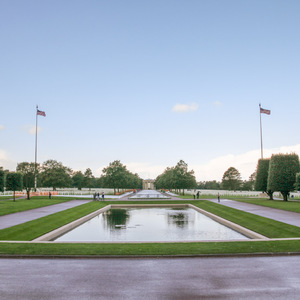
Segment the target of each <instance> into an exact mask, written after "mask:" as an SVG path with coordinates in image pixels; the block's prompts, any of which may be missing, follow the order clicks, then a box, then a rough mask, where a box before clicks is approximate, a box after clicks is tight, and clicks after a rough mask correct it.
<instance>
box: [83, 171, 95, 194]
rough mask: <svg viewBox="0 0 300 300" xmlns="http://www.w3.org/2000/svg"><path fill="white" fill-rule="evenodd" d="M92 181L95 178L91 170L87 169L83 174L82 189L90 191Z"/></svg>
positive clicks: (92, 184)
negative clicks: (85, 188)
mask: <svg viewBox="0 0 300 300" xmlns="http://www.w3.org/2000/svg"><path fill="white" fill-rule="evenodd" d="M94 179H95V177H94V176H93V173H92V170H91V169H90V168H87V169H86V170H85V172H84V181H83V182H84V183H83V185H84V187H87V188H89V189H91V188H92V187H93V186H94Z"/></svg>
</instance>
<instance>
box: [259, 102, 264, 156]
mask: <svg viewBox="0 0 300 300" xmlns="http://www.w3.org/2000/svg"><path fill="white" fill-rule="evenodd" d="M259 118H260V153H261V159H263V140H262V125H261V104H260V103H259Z"/></svg>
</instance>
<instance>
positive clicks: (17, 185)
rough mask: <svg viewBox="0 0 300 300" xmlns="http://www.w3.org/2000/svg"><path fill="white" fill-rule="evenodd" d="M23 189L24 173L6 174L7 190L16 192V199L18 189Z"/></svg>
mask: <svg viewBox="0 0 300 300" xmlns="http://www.w3.org/2000/svg"><path fill="white" fill-rule="evenodd" d="M22 189H23V175H22V173H20V172H9V173H7V175H6V190H8V191H13V192H14V201H16V191H22Z"/></svg>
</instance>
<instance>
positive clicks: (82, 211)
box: [0, 201, 106, 241]
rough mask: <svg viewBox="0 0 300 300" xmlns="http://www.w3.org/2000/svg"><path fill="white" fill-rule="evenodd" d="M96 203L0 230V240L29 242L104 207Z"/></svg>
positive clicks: (89, 203)
mask: <svg viewBox="0 0 300 300" xmlns="http://www.w3.org/2000/svg"><path fill="white" fill-rule="evenodd" d="M105 205H106V204H105V203H101V202H98V201H93V202H88V203H86V204H83V205H80V206H77V207H73V208H70V209H67V210H64V211H61V212H58V213H54V214H51V215H48V216H46V217H42V218H39V219H36V220H32V221H29V222H26V223H23V224H20V225H16V226H12V227H9V228H5V229H2V230H0V240H10V241H31V240H33V239H35V238H37V237H39V236H41V235H43V234H46V233H48V232H50V231H52V230H54V229H56V228H59V227H61V226H63V225H66V224H68V223H70V222H73V221H75V220H77V219H79V218H81V217H83V216H85V215H87V214H90V213H91V212H93V211H95V210H97V209H100V208H101V207H103V206H105Z"/></svg>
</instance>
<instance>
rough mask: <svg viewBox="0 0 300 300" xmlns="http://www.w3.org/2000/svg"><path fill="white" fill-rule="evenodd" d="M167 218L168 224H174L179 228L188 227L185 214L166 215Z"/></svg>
mask: <svg viewBox="0 0 300 300" xmlns="http://www.w3.org/2000/svg"><path fill="white" fill-rule="evenodd" d="M167 217H168V224H174V225H176V226H178V227H181V228H183V227H185V226H188V223H189V216H188V215H187V214H185V213H175V214H171V213H168V215H167Z"/></svg>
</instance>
